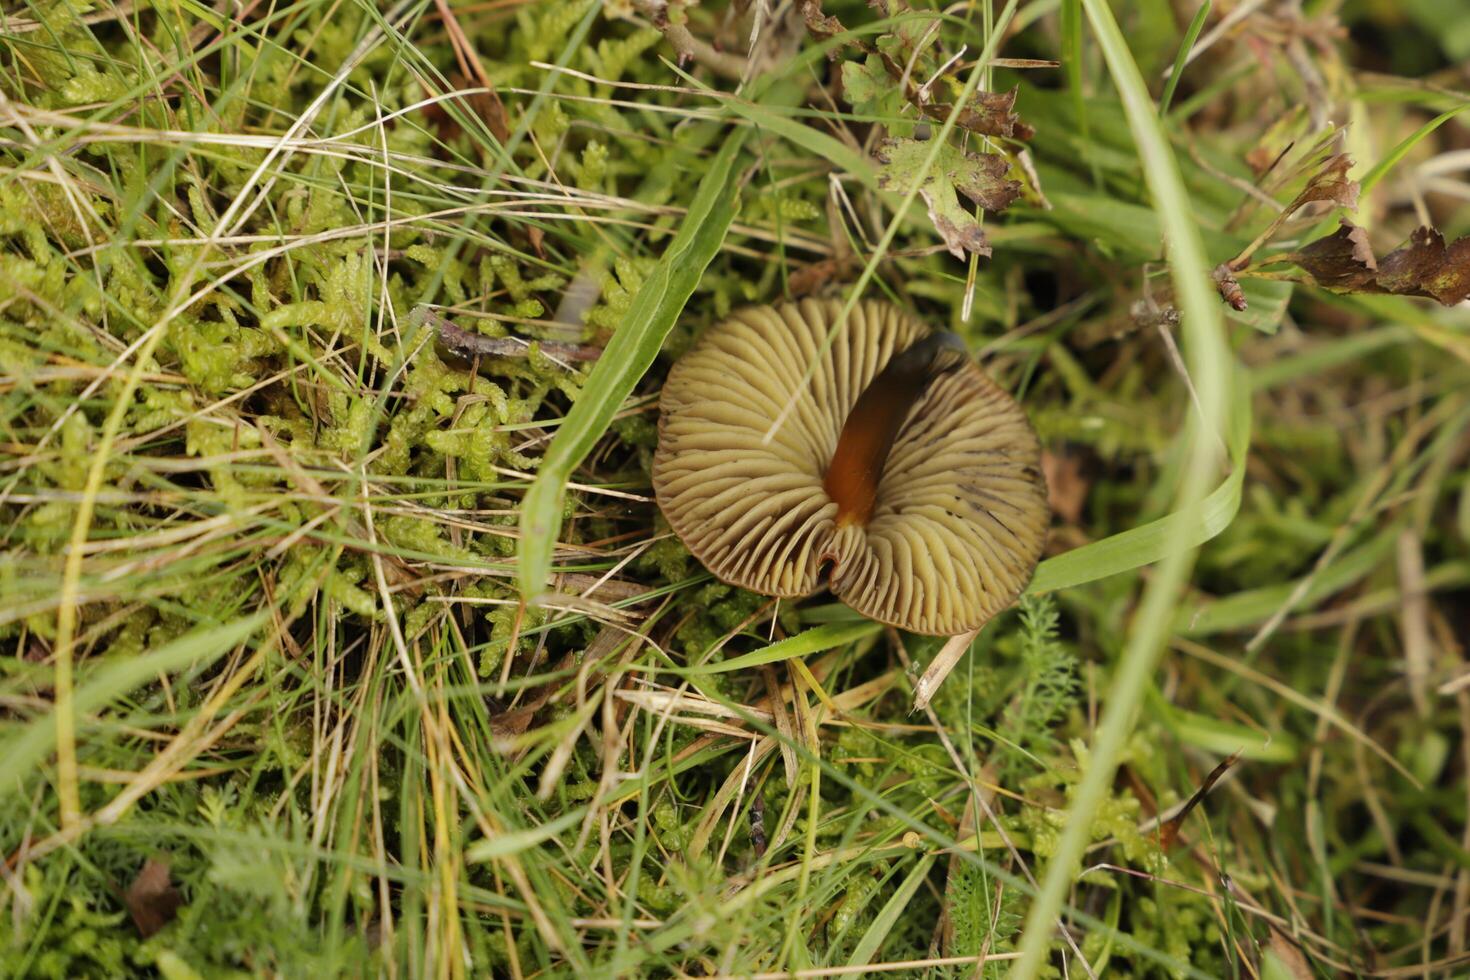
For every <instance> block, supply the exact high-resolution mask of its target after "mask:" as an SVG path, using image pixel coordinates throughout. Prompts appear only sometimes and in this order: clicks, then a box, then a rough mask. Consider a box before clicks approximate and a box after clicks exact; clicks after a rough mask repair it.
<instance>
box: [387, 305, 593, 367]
mask: <svg viewBox="0 0 1470 980" xmlns="http://www.w3.org/2000/svg"><path fill="white" fill-rule="evenodd" d="M411 319H413V320H417V322H419V323H428V324H431V325H432V326H433V327H434V329H435V331H437V332H438V336H439V342H440V343H441V344H443V345H444V347H445V349H446V350H448V351H449V352H450V353H451V354H454V355H456V356H458V357H463V358H465V359H466V360H474V359H475V358H477V357H529V356H530V355H531V344H532V343H535V344H536V345H537V347H538V348H539V349H540V351H541V353H543V354H545V355H546V356H547V357H549V358H551V359H552V360H553V361H558V362H561V361H595V360H597V359H598V358H599V357H601V356H602V348H601V347H594V346H591V345H588V344H563V343H558V342H556V341H553V340H541V341H530V340H523V339H521V338H520V337H486V336H485V335H484V334H478V333H474V332H473V331H470V330H466V329H464V328H463V327H461V326H459V325H458V324H456V323H454V322H453V321H452V320H449V319H447V318H446V317H443V316H440V315H439V314H438V313H435V312H434V311H433V310H431V309H429V308H428V307H427V306H416V307H414V311H413V314H412V316H411ZM565 366H566V365H563V367H565Z"/></svg>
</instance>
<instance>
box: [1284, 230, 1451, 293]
mask: <svg viewBox="0 0 1470 980" xmlns="http://www.w3.org/2000/svg"><path fill="white" fill-rule="evenodd" d="M1281 259H1282V260H1285V261H1289V262H1293V263H1295V264H1296V265H1298V266H1300V267H1301V268H1302V270H1303V271H1305V272H1306V273H1307V275H1308V276H1310V277H1311V279H1312V281H1313V282H1315V283H1316V284H1317V285H1319V286H1323V287H1326V288H1328V289H1336V290H1341V291H1344V292H1359V293H1393V294H1395V295H1399V296H1423V297H1426V298H1429V299H1434V300H1438V301H1439V302H1440V303H1443V304H1444V305H1445V306H1453V305H1455V304H1456V303H1459V302H1462V301H1463V300H1465V299H1467V298H1470V237H1466V238H1461V239H1459V240H1458V241H1456V242H1454V243H1453V244H1450V245H1446V244H1445V240H1444V236H1443V235H1441V234H1440V233H1439V232H1438V231H1437V230H1436V229H1434V228H1429V227H1421V228H1419V229H1417V230H1416V231H1415V232H1414V234H1413V235H1411V236H1410V237H1409V240H1408V242H1406V243H1405V244H1403V245H1401V246H1399V247H1398V248H1396V249H1394V250H1393V251H1392V252H1389V253H1388V254H1387V255H1385V256H1384V257H1383V258H1382V259H1375V258H1374V256H1373V249H1372V246H1370V245H1369V244H1368V236H1367V233H1366V232H1365V231H1364V230H1363V229H1362V228H1359V227H1358V226H1356V225H1354V224H1353V223H1352V222H1350V221H1347V220H1344V221H1343V222H1342V224H1341V226H1339V228H1338V229H1337V231H1335V232H1333V233H1332V234H1331V235H1328V236H1327V237H1326V238H1320V239H1318V240H1317V241H1315V242H1313V243H1311V244H1310V245H1308V246H1306V247H1305V248H1302V249H1300V250H1298V251H1295V252H1291V253H1289V254H1287V255H1284V256H1282V257H1281ZM1277 261H1279V260H1277Z"/></svg>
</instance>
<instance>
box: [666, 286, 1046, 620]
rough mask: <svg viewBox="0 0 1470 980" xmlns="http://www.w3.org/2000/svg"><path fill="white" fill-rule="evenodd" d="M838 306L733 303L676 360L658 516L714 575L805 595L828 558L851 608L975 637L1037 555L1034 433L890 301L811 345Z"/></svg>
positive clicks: (945, 337) (951, 346)
mask: <svg viewBox="0 0 1470 980" xmlns="http://www.w3.org/2000/svg"><path fill="white" fill-rule="evenodd" d="M840 310H841V306H840V304H839V303H837V302H833V301H817V300H805V301H802V302H801V303H798V304H784V305H781V306H776V307H755V308H750V309H745V310H741V311H739V312H737V313H735V314H733V315H732V316H731V317H730V318H729V319H727V320H725V321H724V322H722V323H720V324H718V325H716V326H715V327H713V328H711V329H710V330H708V331H706V332H705V334H704V335H703V336H702V337H701V338H700V339H699V341H698V342H697V343H696V344H695V346H694V347H693V348H692V349H691V350H690V351H689V352H688V353H687V354H685V355H684V357H682V358H681V359H680V360H679V362H678V363H677V364H675V365H674V367H673V369H672V370H671V371H670V373H669V378H668V381H667V382H666V384H665V386H664V390H663V396H662V400H661V403H660V408H661V415H660V419H659V444H658V451H657V453H656V454H655V456H654V466H653V484H654V490H655V493H656V495H657V497H658V502H659V506H660V507H661V508H662V509H663V512H664V514H665V516H666V517H667V518H668V520H669V523H670V524H671V525H672V526H673V528H674V530H675V532H676V533H677V534H678V535H679V537H680V538H681V539H682V540H683V541H684V543H685V545H686V546H688V548H689V550H690V551H691V552H692V553H693V554H694V556H695V557H696V558H698V559H699V560H700V561H701V562H703V563H704V564H705V566H706V567H708V568H709V570H710V571H711V572H713V573H714V575H715V576H716V577H717V578H719V579H720V580H722V581H724V582H728V583H730V584H733V585H738V586H741V587H743V588H748V589H751V590H753V591H756V592H762V593H765V594H767V595H777V596H801V595H807V594H809V593H811V592H814V591H816V589H817V588H818V587H819V586H820V584H821V576H822V572H823V567H824V566H826V565H829V564H830V566H831V568H830V571H829V574H830V586H831V589H832V591H833V593H834V594H836V595H837V596H838V597H840V598H841V599H842V600H843V601H844V602H846V603H847V604H848V605H850V606H852V607H853V608H854V609H857V610H858V611H859V612H862V613H863V614H864V615H866V616H869V617H871V618H873V619H876V620H878V621H880V622H884V623H889V624H892V625H895V626H899V627H902V628H904V629H908V630H911V631H914V632H919V633H929V634H937V635H951V634H956V633H961V632H964V631H966V630H970V629H974V628H976V627H978V626H980V625H981V624H982V623H984V622H985V621H986V620H988V619H989V618H990V617H991V616H993V615H995V614H996V613H997V612H999V611H1000V610H1001V609H1004V608H1005V607H1006V606H1007V605H1009V604H1010V603H1011V602H1012V601H1013V600H1014V599H1015V597H1016V596H1017V595H1018V594H1019V593H1020V591H1021V590H1022V589H1023V588H1024V587H1025V585H1026V583H1027V581H1029V579H1030V576H1031V572H1032V570H1033V569H1034V568H1035V566H1036V561H1037V559H1038V558H1039V556H1040V554H1041V548H1042V544H1043V542H1044V540H1045V536H1046V526H1047V523H1048V520H1049V514H1048V511H1047V506H1046V488H1045V485H1044V483H1043V481H1042V477H1041V470H1040V446H1039V444H1038V442H1037V439H1036V435H1035V433H1034V432H1033V431H1032V429H1031V427H1030V425H1029V423H1028V422H1027V421H1026V417H1025V415H1024V414H1023V413H1022V411H1021V409H1020V407H1019V406H1018V405H1017V404H1016V403H1015V402H1014V401H1013V400H1012V399H1011V398H1010V397H1009V396H1008V395H1007V394H1006V393H1005V392H1003V391H1001V390H1000V389H999V388H997V387H996V386H995V384H994V383H992V382H991V381H990V379H989V378H987V377H986V376H985V374H984V373H983V372H982V371H981V370H980V369H979V367H978V366H976V365H975V364H974V362H973V361H971V360H970V359H969V358H968V357H967V356H965V354H964V350H963V347H962V346H960V342H959V340H958V338H955V337H953V335H950V334H945V333H931V332H930V331H929V330H928V328H927V327H925V326H924V325H923V324H922V323H920V322H919V321H918V320H917V319H915V318H914V317H913V316H911V315H909V314H907V313H905V312H903V311H901V310H899V309H898V308H896V307H894V306H892V305H890V304H887V303H881V302H872V301H868V302H863V303H859V304H858V305H857V306H855V307H854V308H853V310H852V312H851V313H850V314H849V316H848V319H847V323H846V324H845V326H844V328H843V329H842V330H841V331H840V332H839V333H838V334H837V336H836V338H835V339H834V340H833V342H832V344H831V346H830V347H828V348H827V350H826V351H823V350H822V345H823V342H824V341H825V339H826V336H827V333H828V331H829V330H830V328H831V326H832V324H833V323H834V322H835V320H836V318H837V316H838V315H839V313H840ZM813 363H815V369H814V370H813V373H812V377H811V378H810V380H809V381H807V382H806V383H805V384H804V385H803V383H802V379H803V375H804V373H805V372H806V370H807V368H808V366H809V365H812V364H813ZM793 395H794V396H795V400H794V403H793V407H792V410H791V412H790V414H789V415H788V416H787V418H786V420H785V421H784V422H783V423H782V424H781V425H780V426H779V427H777V428H776V429H775V431H774V434H773V436H772V438H771V439H770V441H769V442H767V441H766V439H765V437H766V434H767V432H768V431H770V430H771V429H772V428H773V426H774V425H775V422H776V419H777V418H778V416H779V415H780V413H781V411H782V409H783V408H784V407H785V406H786V405H787V403H788V402H791V401H792V398H793Z"/></svg>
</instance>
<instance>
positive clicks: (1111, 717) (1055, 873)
mask: <svg viewBox="0 0 1470 980" xmlns="http://www.w3.org/2000/svg"><path fill="white" fill-rule="evenodd" d="M1083 6H1084V8H1085V9H1086V11H1087V16H1088V19H1089V21H1090V22H1091V23H1092V27H1093V32H1094V33H1095V34H1096V35H1097V39H1098V43H1099V45H1100V47H1101V48H1102V52H1103V58H1104V60H1105V61H1106V62H1107V65H1108V71H1109V73H1110V74H1111V75H1112V78H1113V84H1114V85H1115V86H1116V87H1117V89H1118V93H1119V95H1120V96H1121V97H1122V101H1123V108H1124V111H1125V113H1126V114H1127V116H1128V125H1129V129H1130V130H1131V132H1132V134H1133V141H1134V143H1135V144H1136V145H1137V147H1138V155H1139V160H1140V162H1141V164H1142V168H1143V174H1144V178H1145V179H1146V181H1147V183H1148V188H1149V191H1150V193H1151V195H1152V197H1153V205H1154V210H1155V211H1156V212H1157V214H1158V218H1159V224H1160V227H1161V228H1162V230H1163V232H1164V237H1165V239H1166V241H1167V246H1168V259H1169V267H1170V273H1171V276H1172V279H1173V283H1174V291H1175V295H1176V297H1177V299H1178V303H1179V309H1180V313H1181V316H1182V321H1181V322H1182V326H1183V332H1184V340H1185V344H1184V348H1185V354H1186V362H1187V364H1188V368H1189V371H1190V375H1191V377H1192V380H1193V382H1194V385H1195V389H1196V391H1197V392H1198V395H1199V417H1198V418H1192V419H1191V424H1190V425H1188V426H1187V427H1186V429H1185V431H1184V432H1183V433H1181V434H1180V436H1179V437H1178V438H1179V439H1180V440H1184V441H1183V442H1182V443H1181V446H1183V447H1187V448H1188V449H1189V453H1188V457H1187V463H1186V465H1185V467H1184V471H1183V474H1182V477H1181V479H1180V483H1179V489H1178V493H1177V500H1178V505H1177V506H1176V508H1175V512H1176V514H1177V515H1178V524H1179V528H1180V530H1181V531H1182V532H1185V533H1187V532H1188V530H1189V529H1191V528H1195V527H1198V526H1199V525H1201V524H1202V523H1203V518H1204V515H1205V498H1206V492H1207V488H1208V486H1209V484H1210V482H1211V480H1212V479H1213V474H1214V471H1215V467H1216V465H1217V451H1216V443H1215V439H1216V436H1217V434H1219V433H1221V432H1222V426H1221V424H1220V423H1221V422H1222V421H1223V420H1224V417H1225V414H1226V406H1227V404H1229V402H1230V400H1231V399H1230V388H1231V383H1232V381H1233V380H1234V379H1233V377H1232V376H1233V373H1234V363H1233V358H1232V357H1231V354H1230V351H1229V348H1228V346H1227V345H1226V343H1225V325H1224V317H1223V316H1222V314H1221V312H1220V303H1219V300H1218V298H1217V297H1215V296H1214V295H1213V290H1212V289H1211V288H1210V285H1209V280H1208V271H1209V262H1208V260H1207V258H1206V253H1205V249H1204V242H1203V241H1202V239H1201V236H1200V231H1199V228H1198V226H1197V225H1196V224H1195V220H1194V217H1193V211H1192V207H1191V204H1190V199H1189V194H1188V191H1187V190H1186V189H1185V185H1184V179H1183V177H1182V176H1181V175H1180V172H1179V166H1178V163H1177V162H1176V161H1175V159H1174V153H1173V150H1172V149H1171V147H1170V145H1169V140H1168V137H1167V136H1166V135H1165V133H1164V131H1163V128H1162V126H1161V124H1160V122H1159V116H1158V107H1157V106H1155V105H1154V104H1153V101H1152V100H1151V99H1150V98H1149V95H1148V87H1147V86H1146V85H1145V84H1144V80H1143V76H1142V74H1141V73H1140V72H1139V70H1138V65H1137V63H1136V62H1135V61H1134V60H1133V55H1132V53H1131V52H1130V51H1129V50H1128V42H1127V41H1126V40H1125V39H1124V37H1123V32H1122V30H1121V29H1120V28H1119V27H1118V22H1117V20H1115V19H1114V17H1113V12H1112V10H1111V9H1110V8H1109V6H1108V4H1107V3H1106V2H1105V0H1083ZM1232 428H1234V429H1236V430H1237V431H1236V432H1232V433H1230V435H1231V436H1235V437H1236V438H1239V435H1238V427H1235V426H1232ZM1229 438H1230V437H1229V436H1227V442H1228V441H1229ZM1189 537H1190V538H1194V537H1197V535H1193V534H1191V535H1189ZM1193 562H1194V552H1193V550H1192V549H1188V548H1181V549H1179V550H1176V551H1173V552H1172V553H1170V554H1169V555H1167V556H1166V557H1165V558H1164V560H1163V561H1162V562H1160V564H1159V566H1158V567H1157V569H1156V570H1155V573H1154V575H1153V576H1152V577H1151V579H1150V580H1149V583H1148V586H1147V587H1146V589H1145V590H1144V594H1143V599H1142V602H1141V603H1140V605H1139V608H1138V611H1137V612H1136V614H1135V615H1134V619H1133V624H1132V629H1131V631H1130V634H1129V637H1128V643H1127V645H1126V647H1125V649H1124V653H1123V656H1122V658H1121V660H1120V661H1119V663H1118V665H1117V667H1116V668H1115V671H1114V675H1113V682H1112V685H1111V686H1110V689H1109V691H1108V694H1107V697H1106V698H1105V699H1104V700H1103V702H1102V703H1104V704H1106V705H1107V711H1106V714H1105V715H1104V716H1103V719H1102V722H1101V724H1100V726H1099V728H1098V730H1097V734H1096V735H1095V737H1094V739H1093V744H1092V747H1091V750H1090V752H1089V753H1088V763H1087V770H1086V772H1085V773H1084V774H1083V777H1082V781H1081V783H1080V784H1079V785H1078V787H1077V791H1076V794H1075V795H1074V796H1073V798H1072V802H1071V806H1070V807H1069V812H1068V816H1067V821H1066V824H1065V826H1064V829H1063V831H1062V834H1061V837H1060V838H1059V839H1058V841H1057V845H1056V850H1055V851H1054V853H1053V856H1052V859H1051V862H1050V863H1049V864H1048V865H1047V869H1046V875H1045V877H1044V878H1043V879H1042V882H1041V887H1040V890H1039V891H1038V892H1037V895H1036V900H1035V902H1033V903H1032V905H1031V908H1030V910H1029V911H1028V913H1027V916H1026V926H1025V930H1024V932H1023V933H1022V937H1021V944H1020V953H1021V956H1020V958H1019V959H1018V960H1016V963H1015V966H1014V967H1013V968H1012V970H1011V974H1010V975H1011V976H1012V977H1013V978H1018V980H1031V978H1033V977H1035V976H1037V975H1038V974H1039V973H1040V972H1041V969H1042V966H1043V965H1044V963H1045V961H1046V956H1047V949H1048V948H1049V946H1050V944H1051V939H1052V935H1053V932H1054V930H1055V928H1056V924H1057V914H1058V913H1059V912H1060V911H1061V909H1062V905H1063V902H1064V901H1065V899H1066V895H1067V892H1068V890H1069V889H1070V888H1071V886H1072V881H1073V878H1074V876H1075V875H1076V873H1077V869H1078V867H1079V864H1080V861H1081V858H1082V854H1083V851H1084V849H1085V848H1086V846H1087V844H1088V842H1089V840H1090V835H1091V828H1092V818H1093V815H1094V814H1095V813H1096V812H1097V809H1098V807H1099V806H1100V805H1101V804H1102V802H1103V800H1104V798H1105V797H1106V795H1107V792H1108V788H1109V787H1110V786H1111V785H1112V781H1113V774H1114V772H1115V770H1116V768H1117V763H1118V759H1119V756H1120V753H1121V752H1122V749H1123V745H1124V743H1125V742H1126V740H1127V738H1128V735H1129V733H1130V732H1131V730H1132V728H1133V724H1134V721H1135V719H1136V716H1137V709H1138V705H1139V702H1140V701H1141V699H1142V697H1143V693H1144V690H1145V689H1146V687H1147V685H1148V678H1149V674H1150V673H1151V671H1152V670H1153V666H1154V663H1155V661H1156V660H1157V658H1158V654H1159V651H1160V650H1161V649H1162V647H1163V643H1164V639H1165V637H1166V636H1167V634H1168V630H1169V627H1170V624H1171V621H1172V613H1173V608H1174V604H1175V602H1176V599H1177V594H1178V591H1179V588H1180V586H1181V585H1182V584H1183V582H1184V581H1185V579H1186V577H1187V576H1188V574H1189V571H1190V569H1191V568H1192V567H1193Z"/></svg>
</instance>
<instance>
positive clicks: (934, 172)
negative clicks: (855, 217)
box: [878, 139, 1021, 259]
mask: <svg viewBox="0 0 1470 980" xmlns="http://www.w3.org/2000/svg"><path fill="white" fill-rule="evenodd" d="M931 145H932V144H930V143H928V142H921V141H919V140H908V139H888V140H884V141H883V142H882V143H880V144H878V159H879V160H881V161H883V167H882V169H881V170H880V171H879V173H878V186H879V187H882V188H884V189H885V190H893V191H897V190H902V189H904V188H906V187H908V186H909V184H910V182H912V181H913V180H914V179H915V177H920V175H922V177H921V178H920V184H919V196H920V197H922V198H923V199H924V204H925V205H926V206H927V207H928V209H929V220H930V221H932V222H933V223H934V228H935V230H937V231H938V232H939V235H940V237H941V238H943V239H944V244H945V246H946V247H947V248H948V249H949V252H950V254H951V255H953V256H954V257H955V258H957V259H963V258H964V257H965V253H966V252H973V253H975V254H976V255H989V254H990V242H989V240H988V239H987V238H986V237H985V229H984V228H983V227H982V226H981V224H980V221H979V220H978V219H977V218H976V216H975V215H973V214H971V213H970V212H969V210H967V209H966V208H965V207H964V206H963V205H961V203H960V201H959V198H958V196H957V194H963V195H964V196H965V197H967V198H969V199H970V200H971V201H973V202H974V203H975V204H976V205H978V206H979V207H980V208H982V209H984V210H986V211H1000V210H1003V209H1005V208H1006V207H1008V206H1010V203H1011V202H1012V201H1014V200H1015V199H1016V198H1017V196H1019V195H1020V193H1021V185H1020V184H1019V183H1017V182H1016V181H1014V180H1010V179H1008V178H1007V177H1006V173H1007V172H1008V171H1009V170H1010V164H1009V163H1008V162H1007V161H1006V159H1005V158H1004V157H1002V156H997V155H996V154H993V153H967V152H965V151H964V150H960V149H957V148H956V147H953V146H950V145H949V144H944V145H942V146H940V148H939V154H938V156H936V157H935V159H934V165H933V166H932V167H930V168H929V170H928V171H927V172H925V171H924V163H925V161H926V160H927V159H928V157H929V152H930V147H931Z"/></svg>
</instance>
